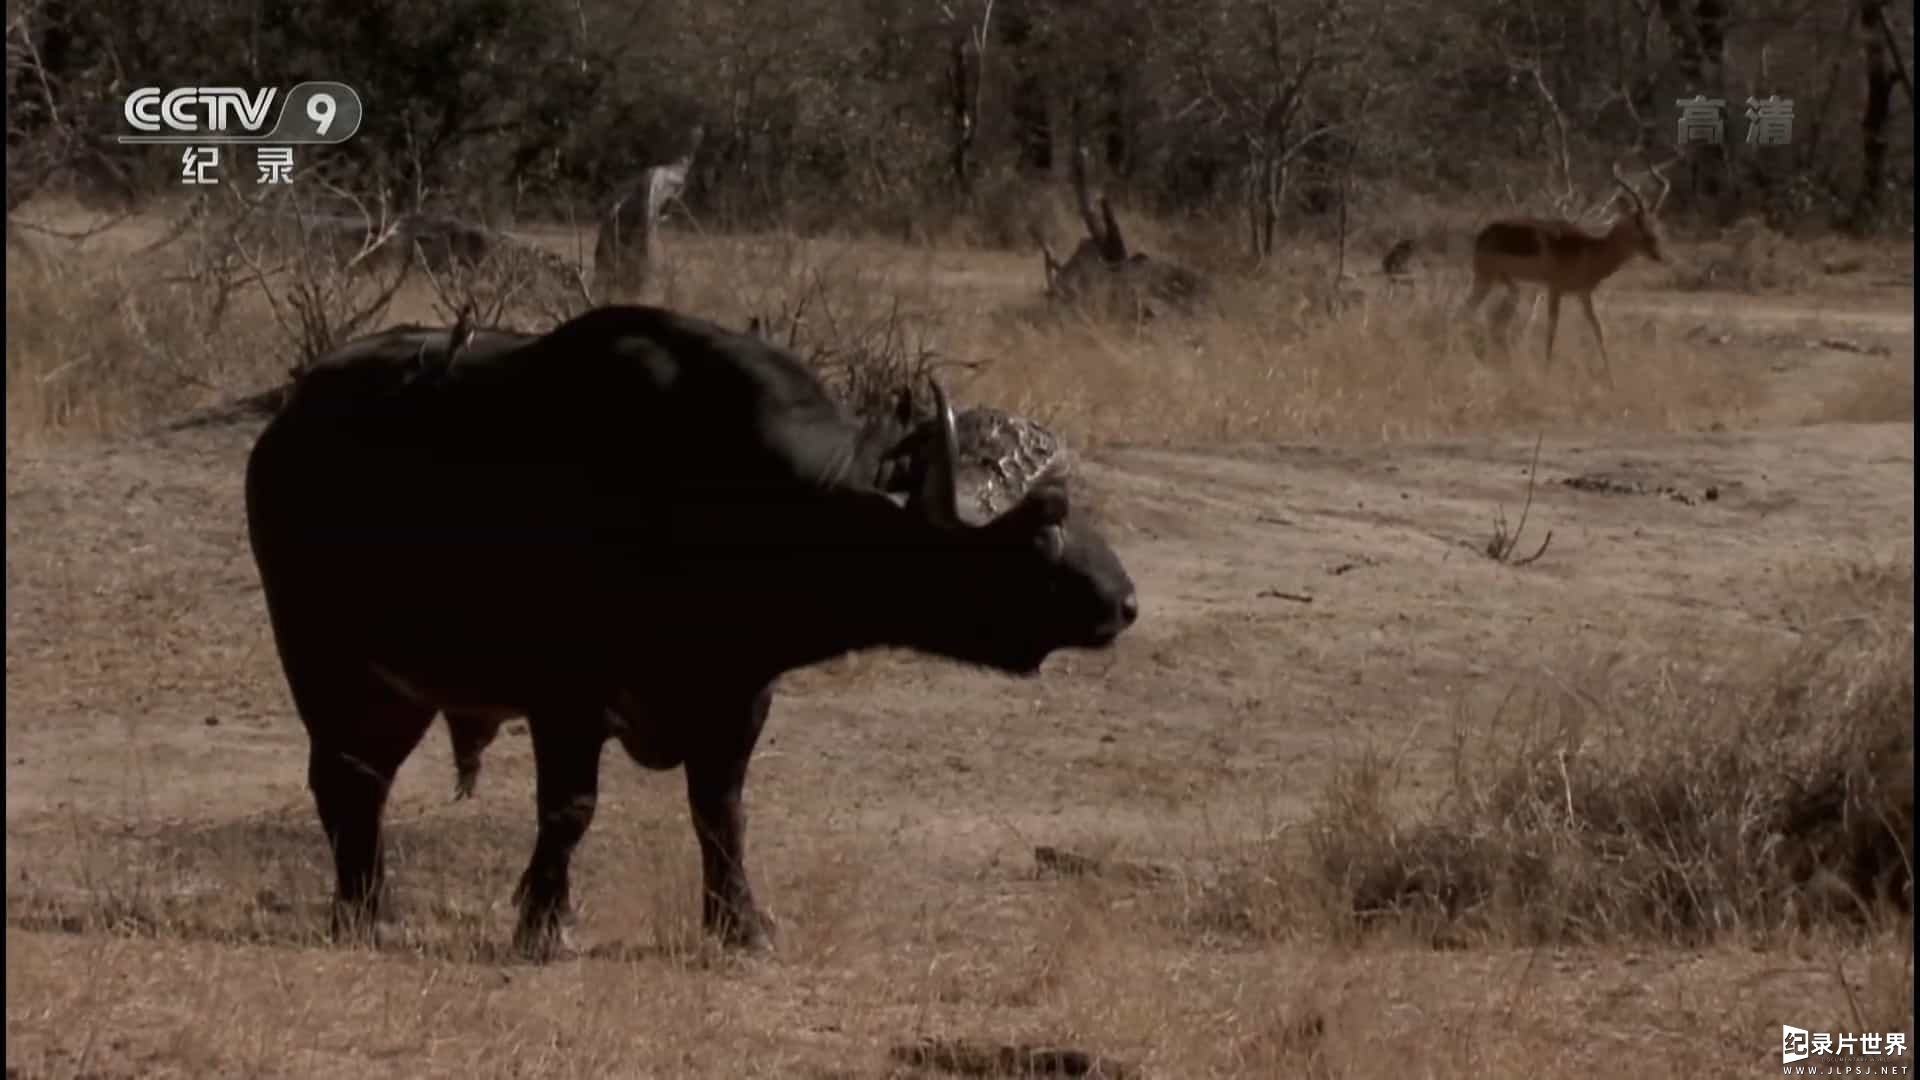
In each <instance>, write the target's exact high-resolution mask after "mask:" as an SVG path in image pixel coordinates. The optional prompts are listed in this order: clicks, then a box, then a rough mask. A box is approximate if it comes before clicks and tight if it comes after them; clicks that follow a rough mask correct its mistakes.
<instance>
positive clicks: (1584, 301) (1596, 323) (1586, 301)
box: [1580, 293, 1613, 386]
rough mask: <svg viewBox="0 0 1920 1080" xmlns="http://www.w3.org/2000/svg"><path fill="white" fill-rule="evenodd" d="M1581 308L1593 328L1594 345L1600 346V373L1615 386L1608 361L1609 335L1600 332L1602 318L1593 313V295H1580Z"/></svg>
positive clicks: (1608, 382) (1611, 366) (1610, 384)
mask: <svg viewBox="0 0 1920 1080" xmlns="http://www.w3.org/2000/svg"><path fill="white" fill-rule="evenodd" d="M1580 308H1581V310H1583V311H1585V312H1586V313H1587V325H1588V326H1591V327H1593V341H1594V344H1596V345H1598V346H1600V373H1601V375H1603V376H1604V377H1605V378H1606V380H1607V385H1608V386H1612V385H1613V364H1612V363H1611V362H1609V361H1608V360H1607V335H1606V334H1604V333H1602V332H1601V330H1600V316H1598V315H1595V314H1594V313H1593V294H1592V293H1582V294H1580Z"/></svg>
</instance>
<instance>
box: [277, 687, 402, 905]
mask: <svg viewBox="0 0 1920 1080" xmlns="http://www.w3.org/2000/svg"><path fill="white" fill-rule="evenodd" d="M367 690H368V692H367V694H366V695H365V696H364V697H363V698H362V699H361V700H360V701H359V702H352V701H350V700H340V701H338V702H337V704H332V705H330V706H328V707H324V708H322V707H314V706H312V704H311V703H308V705H307V706H306V707H303V708H302V710H301V711H302V715H303V718H304V719H305V720H306V721H307V730H308V733H309V737H310V739H311V742H312V746H311V749H310V752H309V757H308V761H307V786H308V788H310V789H311V790H312V791H313V801H314V806H315V808H316V809H318V810H319V812H320V825H321V828H323V829H325V830H326V834H327V842H328V844H329V845H330V846H331V847H332V848H333V866H334V873H335V875H336V882H335V891H334V902H333V919H332V932H333V936H334V939H335V940H341V939H343V938H348V937H359V936H370V935H371V933H372V930H373V923H374V920H375V919H376V918H377V916H378V915H379V908H380V901H381V893H382V890H383V888H384V884H385V878H386V851H385V844H384V843H383V842H382V840H381V836H380V816H381V814H382V812H383V811H384V810H385V809H386V804H387V792H388V791H389V789H391V787H392V786H393V778H394V774H396V773H398V772H399V771H400V764H401V762H403V761H405V760H406V758H407V755H408V754H410V753H412V752H413V748H414V747H415V746H417V745H418V744H419V742H420V737H421V736H422V735H424V734H426V730H427V727H428V725H430V724H432V723H433V710H432V709H431V708H423V707H421V706H419V705H416V704H414V703H412V702H409V701H405V700H403V699H400V698H397V697H395V696H393V695H392V694H391V693H390V692H388V691H386V690H385V688H384V687H376V686H368V687H367Z"/></svg>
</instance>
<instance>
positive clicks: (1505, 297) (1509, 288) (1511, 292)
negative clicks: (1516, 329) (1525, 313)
mask: <svg viewBox="0 0 1920 1080" xmlns="http://www.w3.org/2000/svg"><path fill="white" fill-rule="evenodd" d="M1501 284H1502V285H1503V286H1505V287H1504V288H1503V289H1502V291H1501V293H1500V299H1498V300H1496V301H1494V306H1493V332H1494V334H1495V336H1497V337H1498V338H1499V339H1500V349H1501V351H1502V352H1509V351H1511V350H1512V349H1513V316H1514V313H1515V312H1517V311H1519V310H1520V286H1519V285H1517V284H1515V283H1514V282H1513V281H1512V280H1511V279H1508V280H1506V281H1503V282H1502V283H1501Z"/></svg>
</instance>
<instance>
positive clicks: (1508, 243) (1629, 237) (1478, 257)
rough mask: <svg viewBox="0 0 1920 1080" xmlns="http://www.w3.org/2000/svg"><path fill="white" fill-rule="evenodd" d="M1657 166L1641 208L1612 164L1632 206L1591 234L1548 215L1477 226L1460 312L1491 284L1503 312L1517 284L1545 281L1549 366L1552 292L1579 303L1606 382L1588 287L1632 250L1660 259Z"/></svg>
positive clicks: (1554, 311)
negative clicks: (1502, 294) (1650, 194)
mask: <svg viewBox="0 0 1920 1080" xmlns="http://www.w3.org/2000/svg"><path fill="white" fill-rule="evenodd" d="M1667 164H1668V165H1671V164H1672V162H1668V163H1667ZM1665 167H1666V166H1665V165H1661V166H1655V167H1652V168H1650V169H1649V170H1648V171H1649V172H1650V173H1652V175H1653V177H1654V179H1656V180H1658V181H1660V194H1659V196H1658V197H1657V198H1656V199H1655V200H1654V203H1653V206H1652V207H1648V206H1647V204H1646V201H1645V200H1643V199H1642V198H1641V197H1640V193H1639V192H1637V191H1635V190H1634V189H1633V185H1631V184H1629V183H1627V178H1626V177H1624V176H1622V175H1620V166H1619V165H1617V164H1616V165H1615V166H1614V167H1613V178H1614V180H1615V181H1617V182H1618V183H1619V185H1620V189H1621V190H1622V191H1624V192H1625V193H1626V195H1627V198H1628V199H1630V200H1631V201H1632V208H1631V209H1630V210H1629V211H1628V212H1627V213H1625V214H1622V215H1620V216H1619V217H1616V218H1614V220H1613V224H1612V225H1610V226H1608V228H1607V231H1606V232H1605V233H1602V234H1601V235H1599V236H1595V235H1593V234H1592V233H1589V232H1587V231H1586V230H1585V229H1583V228H1581V227H1580V226H1578V225H1576V224H1574V223H1573V222H1570V221H1561V220H1556V219H1548V218H1507V219H1504V220H1501V221H1495V222H1493V223H1491V224H1489V225H1487V226H1486V227H1485V228H1483V229H1481V230H1480V234H1479V235H1478V236H1476V237H1475V238H1474V241H1473V292H1472V293H1471V294H1470V295H1468V297H1467V303H1466V311H1467V313H1468V314H1473V313H1474V312H1475V311H1477V310H1478V309H1479V307H1480V304H1481V302H1482V301H1484V300H1485V299H1486V295H1487V291H1488V290H1489V289H1491V288H1492V287H1493V286H1494V285H1495V284H1499V285H1503V286H1505V287H1506V290H1507V296H1506V301H1507V307H1506V309H1505V310H1508V311H1509V313H1510V312H1511V305H1512V302H1513V300H1514V298H1515V296H1516V294H1517V292H1518V287H1519V285H1520V283H1522V282H1527V283H1530V284H1537V285H1544V286H1546V289H1547V350H1546V360H1547V362H1548V363H1549V364H1551V363H1552V361H1553V335H1554V331H1555V330H1556V329H1558V327H1559V323H1560V297H1561V296H1562V295H1567V294H1570V295H1572V296H1574V297H1575V298H1577V299H1578V300H1579V301H1580V307H1581V309H1582V310H1583V311H1585V312H1586V314H1587V324H1588V325H1589V326H1592V327H1593V340H1594V341H1595V343H1597V344H1598V345H1599V347H1600V364H1601V369H1602V371H1603V372H1605V373H1606V375H1607V379H1608V381H1609V382H1611V381H1612V378H1613V375H1612V371H1611V368H1610V367H1609V365H1608V361H1607V339H1606V335H1605V334H1604V333H1602V332H1601V330H1600V319H1599V316H1597V315H1595V314H1594V313H1593V290H1594V288H1595V287H1596V286H1598V285H1599V284H1600V283H1601V282H1603V281H1605V280H1607V278H1609V277H1612V276H1613V273H1614V272H1615V271H1616V270H1619V269H1620V267H1622V266H1624V265H1625V264H1626V262H1627V260H1629V259H1631V258H1633V257H1634V256H1635V255H1645V256H1646V257H1647V258H1649V259H1652V260H1653V261H1655V262H1665V261H1666V259H1665V257H1664V256H1663V255H1662V254H1661V251H1660V231H1659V225H1658V224H1657V223H1656V222H1655V220H1654V215H1656V214H1658V213H1659V212H1660V205H1661V204H1662V203H1664V202H1665V201H1666V198H1667V192H1668V190H1669V189H1670V188H1671V187H1672V185H1671V184H1670V183H1668V181H1667V178H1666V177H1665V176H1663V175H1661V170H1662V169H1664V168H1665ZM1615 198H1618V196H1617V195H1616V196H1615ZM1502 322H1503V323H1504V317H1503V319H1502Z"/></svg>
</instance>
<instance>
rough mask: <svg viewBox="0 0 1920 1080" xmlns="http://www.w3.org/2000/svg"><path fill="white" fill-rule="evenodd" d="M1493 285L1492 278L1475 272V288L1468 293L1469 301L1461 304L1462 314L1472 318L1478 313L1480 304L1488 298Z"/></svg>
mask: <svg viewBox="0 0 1920 1080" xmlns="http://www.w3.org/2000/svg"><path fill="white" fill-rule="evenodd" d="M1492 287H1493V280H1492V279H1491V278H1485V277H1481V276H1480V275H1479V274H1475V275H1474V276H1473V289H1472V290H1471V291H1469V292H1468V293H1467V302H1466V303H1464V304H1462V305H1460V314H1461V315H1463V316H1467V317H1469V318H1470V317H1472V316H1473V315H1474V314H1475V313H1477V312H1478V311H1479V310H1480V304H1481V303H1482V302H1483V301H1485V300H1486V298H1487V290H1488V289H1491V288H1492Z"/></svg>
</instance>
